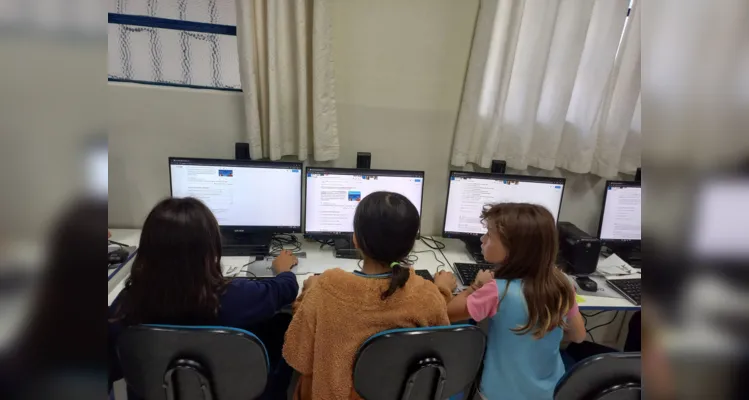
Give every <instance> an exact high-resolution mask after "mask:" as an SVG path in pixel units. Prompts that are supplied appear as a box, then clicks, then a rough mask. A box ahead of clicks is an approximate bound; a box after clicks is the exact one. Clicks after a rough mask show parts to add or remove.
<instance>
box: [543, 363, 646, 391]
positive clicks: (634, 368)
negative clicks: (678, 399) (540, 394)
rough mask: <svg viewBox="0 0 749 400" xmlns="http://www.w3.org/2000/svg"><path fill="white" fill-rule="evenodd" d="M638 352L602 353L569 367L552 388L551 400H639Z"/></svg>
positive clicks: (639, 369) (640, 373) (640, 374)
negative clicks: (552, 399)
mask: <svg viewBox="0 0 749 400" xmlns="http://www.w3.org/2000/svg"><path fill="white" fill-rule="evenodd" d="M640 361H641V357H640V353H605V354H598V355H595V356H592V357H588V358H586V359H584V360H582V361H580V362H578V363H577V364H575V365H573V366H572V368H570V369H569V370H568V371H567V372H566V373H565V374H564V376H563V377H562V379H560V380H559V383H558V384H557V386H556V388H555V389H554V399H555V400H573V399H574V400H577V399H590V400H630V399H631V400H635V399H636V400H639V399H640V398H641V397H642V388H641V376H642V372H641V367H640Z"/></svg>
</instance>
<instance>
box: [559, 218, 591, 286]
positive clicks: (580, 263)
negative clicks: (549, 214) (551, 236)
mask: <svg viewBox="0 0 749 400" xmlns="http://www.w3.org/2000/svg"><path fill="white" fill-rule="evenodd" d="M557 229H558V230H559V253H560V255H561V256H562V258H563V259H564V260H565V261H566V262H567V269H569V270H570V271H568V272H570V273H572V274H573V275H589V274H591V273H593V272H595V270H596V267H597V266H598V256H599V253H600V252H601V241H600V240H599V239H598V238H597V237H594V236H590V235H588V234H587V233H585V232H584V231H583V230H582V229H580V228H578V227H576V226H575V225H574V224H572V223H571V222H559V223H558V224H557Z"/></svg>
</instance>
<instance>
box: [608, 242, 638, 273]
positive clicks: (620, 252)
mask: <svg viewBox="0 0 749 400" xmlns="http://www.w3.org/2000/svg"><path fill="white" fill-rule="evenodd" d="M606 248H608V250H609V255H611V254H614V253H616V255H617V256H619V258H621V259H622V260H624V261H626V262H627V264H629V265H630V266H631V267H632V268H638V269H639V268H642V256H641V254H640V245H639V244H606Z"/></svg>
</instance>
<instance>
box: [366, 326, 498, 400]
mask: <svg viewBox="0 0 749 400" xmlns="http://www.w3.org/2000/svg"><path fill="white" fill-rule="evenodd" d="M485 349H486V335H484V333H483V332H481V330H480V329H479V328H478V327H477V326H474V325H452V326H435V327H427V328H403V329H391V330H387V331H384V332H380V333H378V334H376V335H373V336H372V337H370V338H369V339H367V340H366V341H365V342H364V343H363V344H362V345H361V347H360V348H359V351H358V352H357V354H356V360H355V362H354V372H353V380H354V389H355V390H356V392H357V393H358V394H359V396H361V397H362V398H364V399H366V400H393V399H401V400H421V399H424V400H426V399H430V400H441V399H446V398H449V397H450V396H452V395H454V394H457V393H460V392H462V391H464V390H465V389H466V388H468V387H470V386H473V385H474V383H475V381H476V378H477V374H478V371H479V368H480V367H481V362H482V361H483V359H484V350H485ZM472 389H473V388H472ZM472 389H471V391H472Z"/></svg>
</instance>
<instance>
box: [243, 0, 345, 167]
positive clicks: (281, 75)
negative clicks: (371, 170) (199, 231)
mask: <svg viewBox="0 0 749 400" xmlns="http://www.w3.org/2000/svg"><path fill="white" fill-rule="evenodd" d="M328 11H329V10H328V5H327V0H314V1H313V0H278V1H273V0H237V43H238V47H239V55H240V78H241V80H242V89H243V95H244V108H245V119H246V127H247V139H248V140H249V142H250V157H252V158H253V159H258V158H265V157H268V158H270V159H271V160H278V159H280V158H281V157H283V156H287V155H296V156H297V157H298V158H299V159H300V160H306V159H307V157H308V155H309V154H310V152H311V153H312V156H313V157H314V159H315V160H317V161H328V160H333V159H336V158H338V154H339V145H338V125H337V122H336V120H337V113H336V106H335V96H334V93H335V86H334V84H335V81H334V79H333V58H332V49H331V46H330V43H331V40H332V39H331V29H330V17H329V15H327V13H328ZM320 60H325V62H320ZM310 141H311V142H312V143H313V148H312V149H310Z"/></svg>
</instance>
